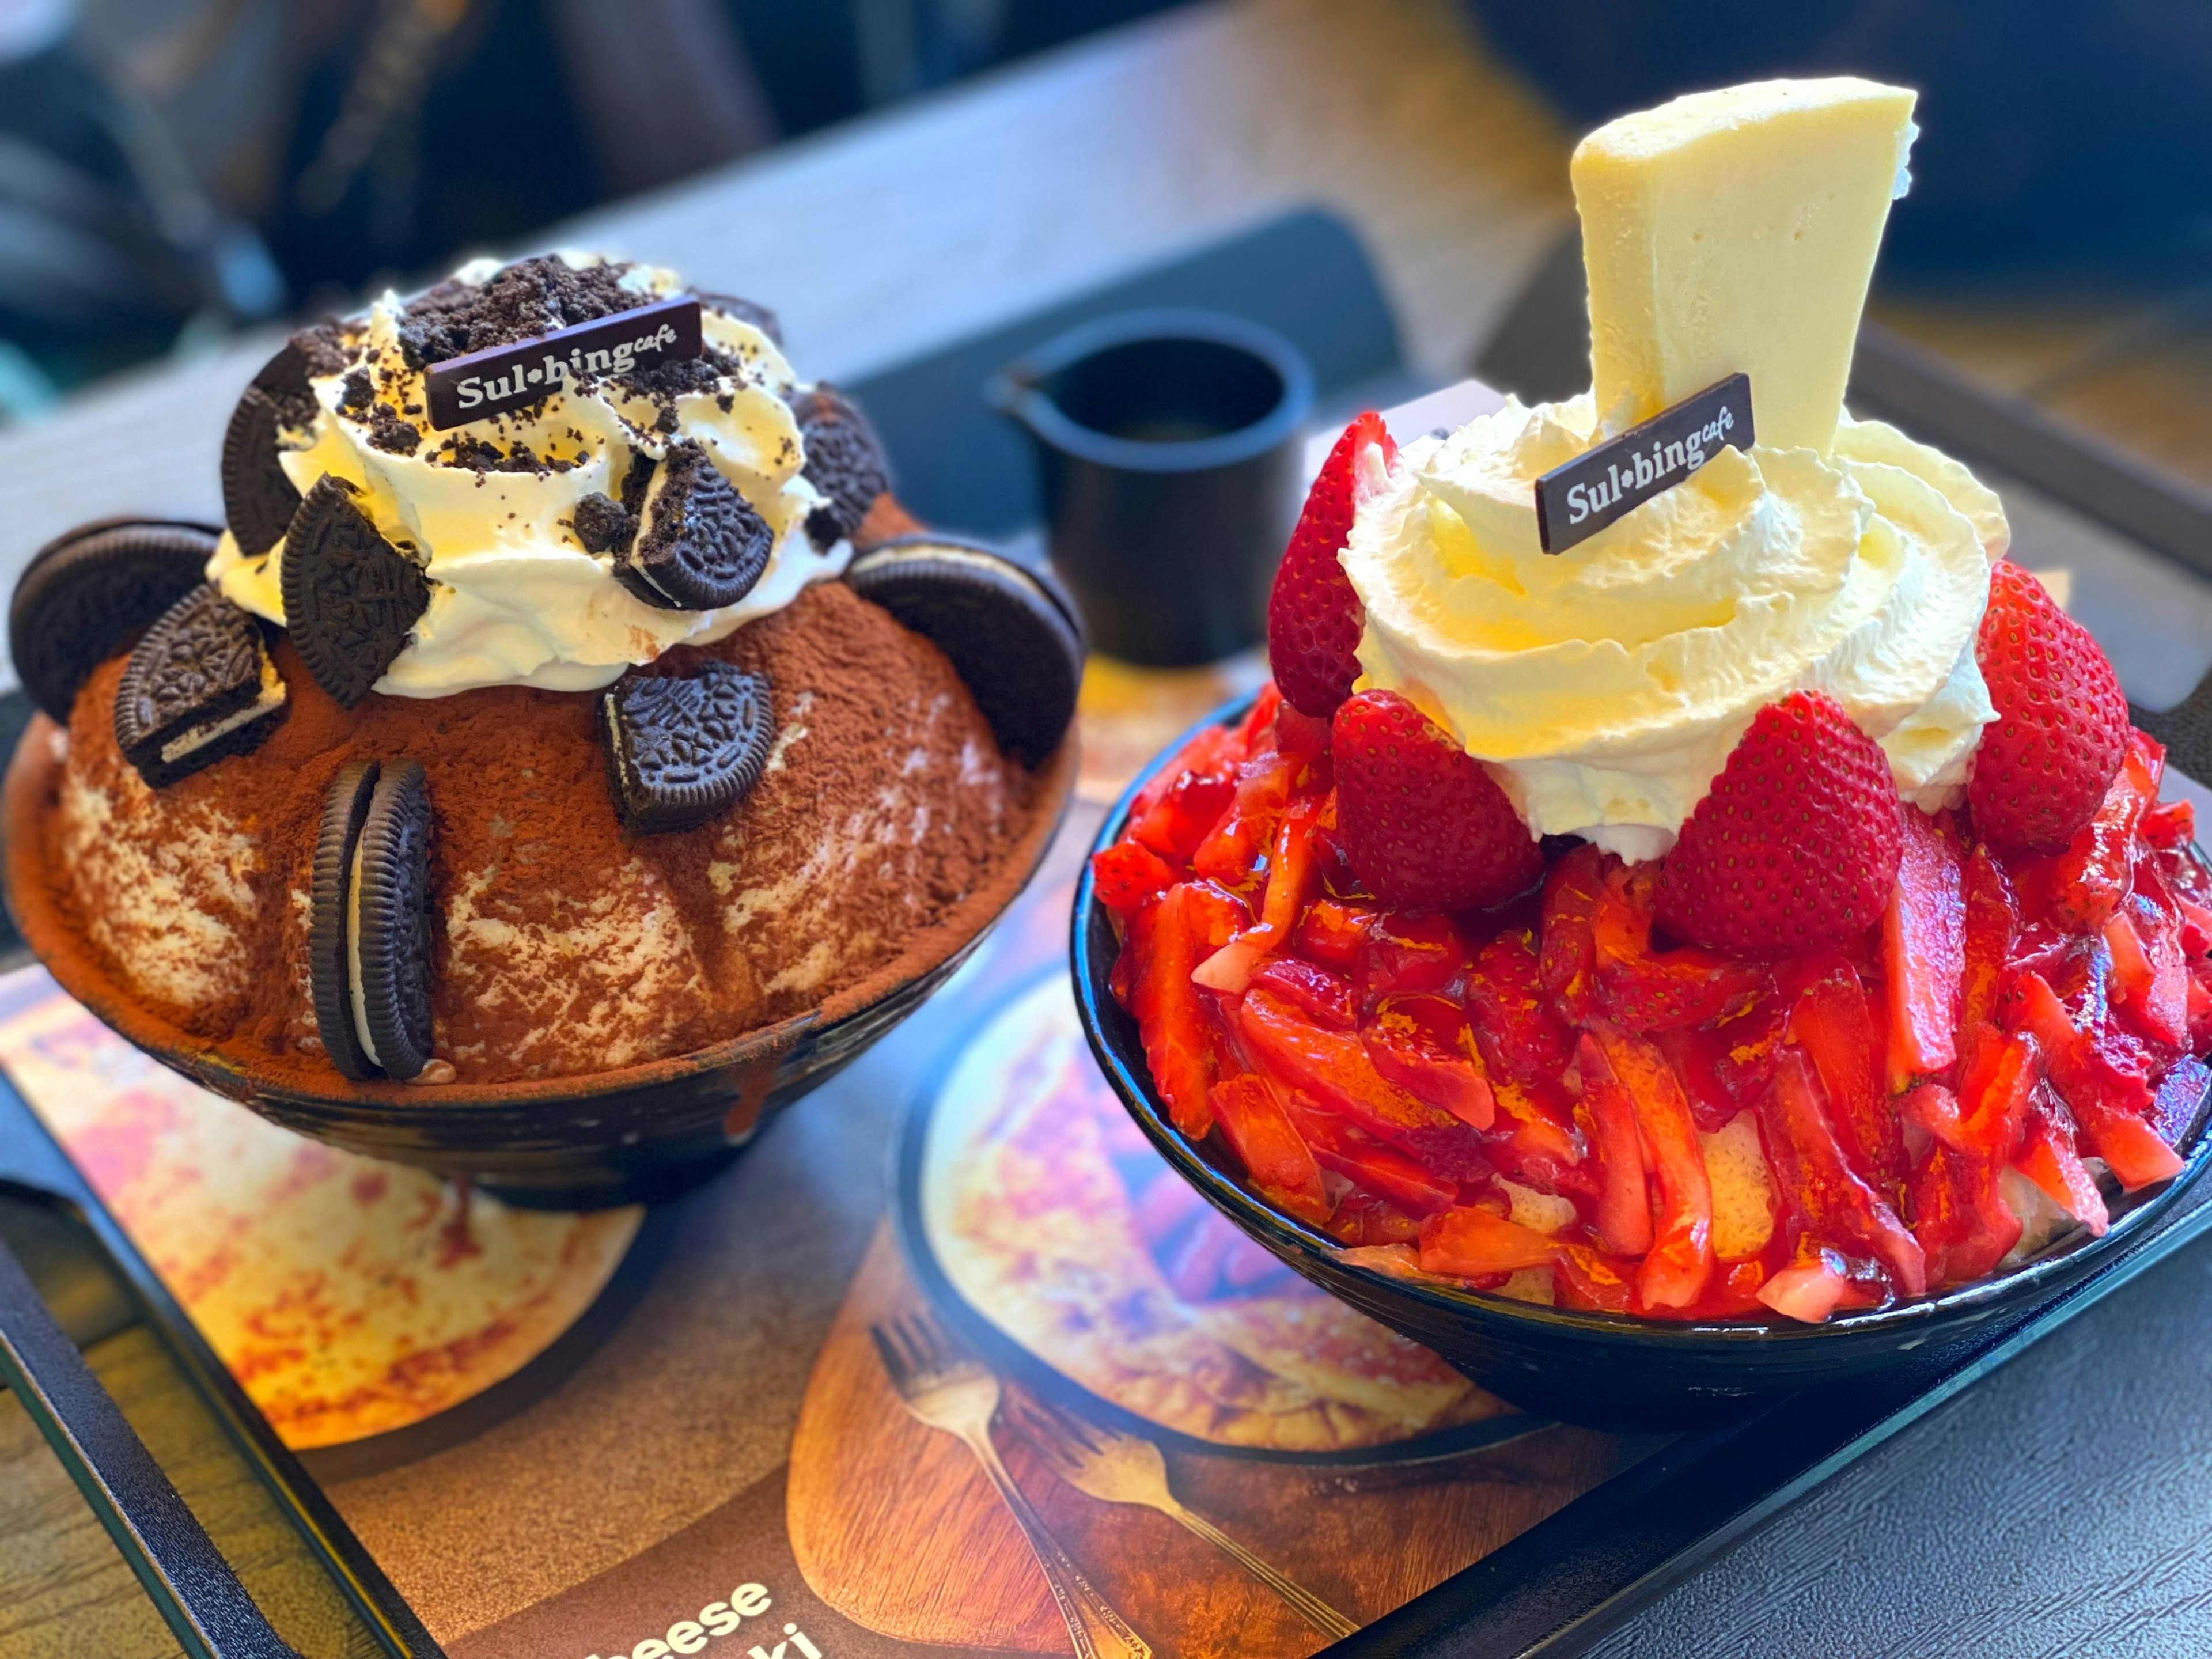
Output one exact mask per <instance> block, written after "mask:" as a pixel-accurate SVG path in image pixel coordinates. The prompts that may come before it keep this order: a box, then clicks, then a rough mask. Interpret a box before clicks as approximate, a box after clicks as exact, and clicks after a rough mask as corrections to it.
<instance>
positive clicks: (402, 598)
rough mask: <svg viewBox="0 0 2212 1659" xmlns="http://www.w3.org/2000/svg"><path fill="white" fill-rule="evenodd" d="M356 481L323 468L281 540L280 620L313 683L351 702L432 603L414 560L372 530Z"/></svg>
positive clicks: (363, 692)
mask: <svg viewBox="0 0 2212 1659" xmlns="http://www.w3.org/2000/svg"><path fill="white" fill-rule="evenodd" d="M354 495H355V490H354V487H353V486H352V485H351V484H349V483H346V482H345V480H344V479H343V478H340V477H335V476H334V475H332V474H331V473H328V472H325V474H324V475H323V476H322V477H320V478H319V479H317V480H316V482H315V487H314V488H313V489H311V490H309V491H308V492H307V499H306V500H305V501H302V502H301V504H300V511H299V513H298V515H297V516H296V517H295V519H294V520H293V521H292V533H291V537H290V539H289V540H288V541H287V542H286V543H285V544H284V564H283V591H284V626H285V629H286V630H287V631H288V632H289V633H290V635H292V643H293V644H294V645H295V647H298V649H299V653H300V657H301V660H302V661H304V662H305V663H306V664H307V671H308V672H309V673H311V674H313V676H314V677H315V684H318V685H319V686H321V687H322V688H323V690H325V691H327V692H329V693H330V694H331V696H332V697H334V698H335V699H337V702H338V703H339V705H340V706H341V707H343V708H352V707H353V706H354V705H355V704H356V703H357V702H360V701H361V700H362V698H363V697H365V696H368V693H369V691H370V690H371V688H373V687H374V685H375V684H376V682H377V681H378V679H379V678H381V677H382V675H383V673H384V671H385V670H386V669H387V668H389V667H390V666H391V665H392V659H393V658H394V657H397V656H398V654H399V653H400V652H402V651H403V650H404V649H405V648H406V646H407V636H408V635H409V634H410V633H411V632H412V631H413V630H414V627H415V623H416V618H417V617H421V616H422V611H423V609H424V607H425V606H427V605H428V604H429V603H430V584H429V582H428V580H427V579H426V578H425V577H424V576H423V574H422V571H421V570H420V569H419V568H416V563H415V562H414V560H412V559H410V558H409V557H408V556H406V555H405V554H404V553H402V552H401V551H400V550H398V548H396V547H394V546H392V544H391V543H390V542H388V541H386V540H385V539H384V538H383V537H382V536H381V535H380V534H378V533H377V529H376V526H374V524H372V523H371V522H370V521H369V518H368V514H367V513H363V512H362V510H361V508H360V507H357V506H356V505H355V504H354Z"/></svg>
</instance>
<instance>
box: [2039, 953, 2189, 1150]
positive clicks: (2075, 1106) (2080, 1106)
mask: <svg viewBox="0 0 2212 1659" xmlns="http://www.w3.org/2000/svg"><path fill="white" fill-rule="evenodd" d="M2000 1012H2001V1013H2002V1017H2003V1019H2004V1023H2005V1025H2006V1028H2007V1029H2008V1030H2017V1031H2027V1032H2029V1033H2031V1034H2033V1036H2034V1038H2035V1040H2036V1042H2037V1043H2038V1044H2039V1046H2040V1047H2041V1048H2042V1050H2043V1054H2044V1058H2045V1060H2046V1061H2047V1062H2048V1064H2049V1066H2050V1067H2051V1082H2052V1083H2053V1084H2054V1085H2057V1090H2058V1093H2059V1095H2060V1097H2062V1098H2063V1100H2064V1101H2065V1102H2066V1106H2067V1109H2068V1110H2069V1111H2070V1112H2072V1113H2073V1115H2074V1121H2075V1125H2076V1126H2077V1127H2079V1128H2080V1130H2081V1135H2082V1138H2083V1139H2084V1140H2086V1141H2087V1144H2088V1148H2089V1150H2090V1152H2093V1153H2094V1154H2095V1155H2096V1156H2097V1157H2099V1158H2103V1159H2104V1160H2105V1162H2106V1164H2107V1165H2109V1166H2110V1167H2111V1169H2112V1173H2113V1175H2115V1176H2118V1178H2119V1182H2120V1185H2121V1186H2122V1187H2124V1188H2126V1189H2127V1190H2128V1191H2130V1192H2134V1191H2136V1189H2137V1188H2142V1187H2148V1186H2149V1185H2150V1184H2151V1183H2152V1182H2159V1181H2165V1180H2168V1179H2170V1178H2171V1177H2172V1176H2177V1175H2179V1174H2180V1173H2181V1158H2180V1157H2179V1155H2178V1154H2177V1153H2176V1152H2174V1150H2173V1148H2172V1147H2171V1146H2168V1145H2166V1142H2165V1141H2164V1140H2162V1139H2160V1138H2159V1135H2158V1133H2157V1131H2155V1130H2154V1129H2153V1128H2152V1127H2150V1124H2149V1122H2148V1121H2147V1120H2148V1116H2149V1115H2150V1113H2151V1111H2152V1109H2153V1107H2154V1097H2153V1096H2152V1094H2151V1091H2150V1086H2149V1085H2148V1084H2147V1083H2146V1082H2145V1081H2144V1080H2143V1079H2142V1077H2140V1076H2138V1075H2132V1074H2130V1073H2129V1072H2128V1071H2127V1070H2126V1069H2124V1067H2122V1066H2118V1065H2116V1064H2114V1063H2113V1061H2112V1059H2111V1057H2110V1056H2109V1055H2108V1054H2105V1053H2103V1052H2100V1048H2099V1047H2098V1045H2097V1044H2096V1043H2095V1042H2093V1041H2092V1040H2091V1038H2090V1036H2088V1035H2087V1034H2086V1033H2084V1032H2082V1031H2081V1030H2077V1029H2075V1024H2074V1022H2073V1021H2072V1019H2070V1018H2069V1017H2068V1015H2067V1012H2066V1008H2065V1005H2064V1004H2063V1003H2061V1002H2060V1001H2059V1000H2058V996H2057V993H2056V992H2054V991H2053V990H2052V989H2051V987H2050V985H2049V984H2048V983H2047V982H2046V981H2045V980H2044V978H2043V976H2042V975H2040V974H2038V973H2036V972H2034V971H2033V969H2027V970H2025V971H2023V972H2021V974H2019V975H2017V976H2016V977H2015V979H2014V981H2013V983H2012V986H2011V988H2010V989H2009V990H2008V992H2007V994H2006V996H2005V1000H2004V1005H2003V1006H2002V1010H2001V1011H2000Z"/></svg>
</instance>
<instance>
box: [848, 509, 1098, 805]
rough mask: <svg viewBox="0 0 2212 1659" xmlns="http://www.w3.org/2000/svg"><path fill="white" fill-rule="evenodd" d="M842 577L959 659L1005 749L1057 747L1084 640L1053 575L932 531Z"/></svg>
mask: <svg viewBox="0 0 2212 1659" xmlns="http://www.w3.org/2000/svg"><path fill="white" fill-rule="evenodd" d="M845 580H846V581H847V583H848V584H849V585H850V586H851V587H852V589H853V591H854V592H856V593H858V594H860V597H861V598H863V599H870V600H872V601H874V602H875V603H876V604H878V605H881V606H883V608H884V610H886V611H890V613H891V615H892V616H893V617H895V618H896V619H897V620H898V622H900V623H902V624H903V625H904V626H905V627H908V628H909V629H913V630H914V631H915V633H917V634H919V635H921V636H922V637H923V638H924V639H927V640H928V641H931V642H932V643H933V644H934V645H935V646H936V647H938V649H939V650H940V651H942V652H944V653H945V655H946V656H947V657H950V658H951V659H952V666H953V667H954V668H955V669H957V671H959V674H960V678H961V679H962V680H963V681H964V682H965V683H966V684H967V687H968V690H969V693H970V694H971V695H973V696H974V697H975V706H976V708H980V709H981V710H982V713H983V718H984V719H985V720H988V721H989V722H990V724H991V732H992V735H993V736H994V737H995V738H998V740H999V747H1000V749H1001V750H1004V751H1005V752H1006V754H1007V755H1009V756H1011V757H1013V758H1014V759H1015V760H1018V761H1019V762H1020V763H1022V764H1023V765H1024V766H1035V765H1036V764H1037V763H1039V762H1040V761H1042V760H1043V759H1044V757H1046V756H1048V755H1049V754H1051V753H1052V751H1053V750H1054V749H1056V748H1058V747H1059V746H1060V739H1061V738H1063V737H1064V736H1066V732H1067V726H1068V722H1069V721H1070V720H1073V719H1074V718H1075V696H1076V692H1077V690H1078V689H1079V687H1080V686H1081V684H1082V683H1083V638H1082V633H1081V630H1080V629H1079V628H1078V626H1077V625H1076V619H1075V611H1074V607H1073V605H1070V604H1069V603H1068V602H1067V600H1066V599H1065V598H1064V597H1063V596H1061V595H1060V593H1059V592H1058V591H1057V589H1056V586H1055V585H1054V583H1052V582H1051V581H1050V580H1048V579H1047V578H1045V577H1043V576H1041V575H1040V574H1037V573H1036V572H1035V571H1032V570H1030V569H1028V568H1025V567H1024V566H1022V565H1019V564H1017V563H1016V562H1014V561H1013V560H1012V559H1009V558H1007V557H1006V556H1005V555H1004V554H1002V553H999V552H996V551H994V550H992V549H990V548H988V547H986V546H983V545H981V544H976V543H967V542H961V541H956V540H952V539H950V538H945V537H942V536H927V535H925V536H906V537H902V538H899V539H898V540H896V541H892V542H886V543H885V544H884V545H883V546H881V547H877V548H872V549H870V550H868V551H867V552H866V553H863V554H861V555H860V556H858V557H857V558H855V559H854V561H853V562H852V563H851V564H849V565H848V566H847V567H846V568H845Z"/></svg>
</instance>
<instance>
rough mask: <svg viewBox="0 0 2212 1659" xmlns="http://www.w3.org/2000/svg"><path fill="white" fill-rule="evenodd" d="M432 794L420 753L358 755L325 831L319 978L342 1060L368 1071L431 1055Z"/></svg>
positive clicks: (386, 1072)
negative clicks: (380, 758) (382, 759)
mask: <svg viewBox="0 0 2212 1659" xmlns="http://www.w3.org/2000/svg"><path fill="white" fill-rule="evenodd" d="M433 831H434V821H433V818H432V815H431V811H430V794H429V789H428V784H427V782H426V780H425V778H424V776H423V772H422V763H420V762H419V761H397V762H394V763H392V764H391V765H389V766H386V765H381V764H380V763H377V762H375V761H353V762H349V763H348V764H347V765H345V766H344V767H343V768H342V769H340V770H339V772H338V775H337V777H336V778H334V779H332V780H331V791H330V793H329V795H328V796H327V797H325V800H324V803H323V823H322V829H321V833H320V835H319V837H318V839H317V841H316V843H315V866H314V877H313V883H314V885H313V912H312V919H311V921H310V922H309V924H308V934H307V951H308V960H307V981H308V988H309V991H310V993H311V994H312V996H313V1001H314V1006H315V1028H316V1030H318V1031H319V1032H320V1033H321V1035H322V1039H323V1048H324V1050H325V1052H326V1053H327V1054H329V1055H330V1057H331V1064H332V1065H334V1066H337V1068H338V1071H339V1072H340V1073H342V1074H343V1075H344V1076H346V1077H349V1078H351V1079H354V1080H355V1081H356V1082H367V1081H368V1080H369V1079H372V1078H375V1077H379V1076H384V1077H393V1078H398V1079H401V1080H402V1081H404V1080H406V1079H410V1078H412V1077H415V1076H416V1075H418V1074H419V1073H421V1072H422V1068H423V1067H424V1066H428V1064H429V1063H430V1050H431V1025H430V965H431V946H432V941H431V934H430V840H431V836H432V834H433Z"/></svg>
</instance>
